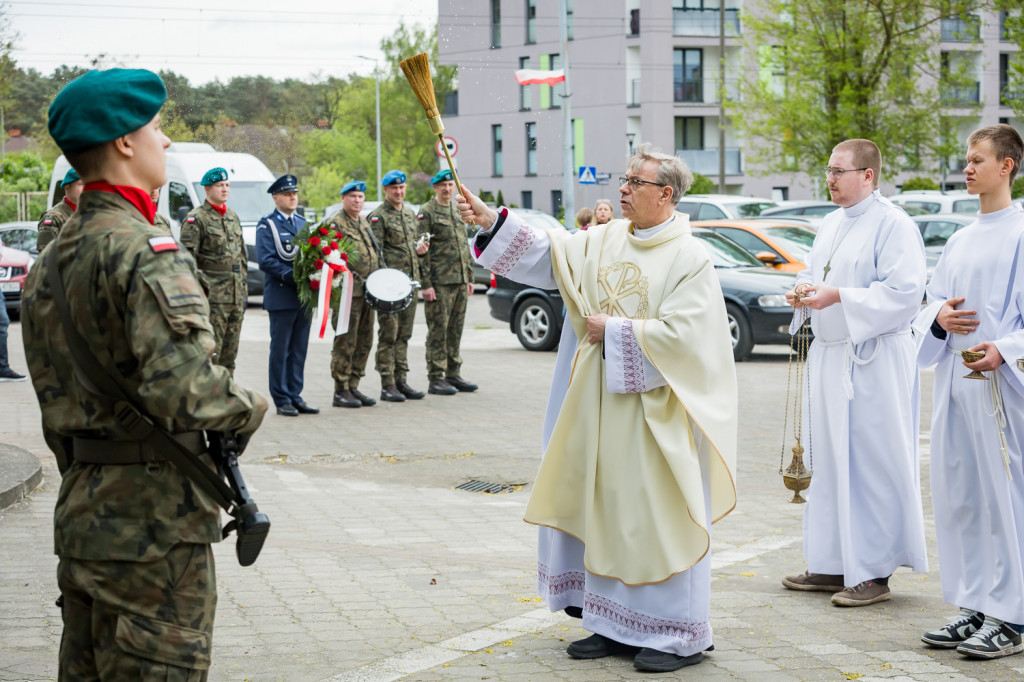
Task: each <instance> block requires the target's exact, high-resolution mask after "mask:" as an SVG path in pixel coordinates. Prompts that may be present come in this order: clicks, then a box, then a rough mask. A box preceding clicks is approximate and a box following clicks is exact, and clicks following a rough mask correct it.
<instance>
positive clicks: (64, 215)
mask: <svg viewBox="0 0 1024 682" xmlns="http://www.w3.org/2000/svg"><path fill="white" fill-rule="evenodd" d="M73 215H75V209H73V208H71V206H69V205H68V202H66V201H64V200H63V199H61V200H60V201H59V202H57V203H56V204H54V205H53V206H51V207H50V208H49V209H48V210H47V211H46V213H44V214H43V215H42V217H41V218H39V236H38V237H36V246H37V247H38V248H39V253H42V252H43V247H44V246H46V245H47V244H49V243H50V242H52V241H53V240H54V239H56V238H57V234H58V233H60V228H61V227H63V226H64V223H66V222H67V221H68V219H69V218H70V217H71V216H73Z"/></svg>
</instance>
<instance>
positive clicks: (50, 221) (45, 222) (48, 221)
mask: <svg viewBox="0 0 1024 682" xmlns="http://www.w3.org/2000/svg"><path fill="white" fill-rule="evenodd" d="M43 225H53V221H52V220H50V219H49V218H47V219H46V220H44V221H43Z"/></svg>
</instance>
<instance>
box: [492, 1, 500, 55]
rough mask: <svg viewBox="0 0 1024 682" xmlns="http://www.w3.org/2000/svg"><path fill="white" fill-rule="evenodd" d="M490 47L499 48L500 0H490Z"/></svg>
mask: <svg viewBox="0 0 1024 682" xmlns="http://www.w3.org/2000/svg"><path fill="white" fill-rule="evenodd" d="M491 47H501V0H491Z"/></svg>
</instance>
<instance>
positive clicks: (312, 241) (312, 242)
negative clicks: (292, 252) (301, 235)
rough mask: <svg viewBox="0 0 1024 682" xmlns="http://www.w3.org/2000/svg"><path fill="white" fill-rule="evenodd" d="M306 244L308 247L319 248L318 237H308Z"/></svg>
mask: <svg viewBox="0 0 1024 682" xmlns="http://www.w3.org/2000/svg"><path fill="white" fill-rule="evenodd" d="M307 243H308V244H309V245H310V246H320V237H310V238H309V241H308V242H307Z"/></svg>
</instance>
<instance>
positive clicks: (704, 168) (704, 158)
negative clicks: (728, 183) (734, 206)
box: [676, 147, 743, 176]
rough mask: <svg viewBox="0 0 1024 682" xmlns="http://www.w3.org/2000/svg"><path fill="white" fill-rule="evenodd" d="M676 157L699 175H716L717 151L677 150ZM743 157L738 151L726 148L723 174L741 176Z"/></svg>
mask: <svg viewBox="0 0 1024 682" xmlns="http://www.w3.org/2000/svg"><path fill="white" fill-rule="evenodd" d="M676 156H678V157H679V158H680V159H682V160H683V161H685V162H686V165H687V166H689V167H690V170H691V171H693V172H694V173H700V174H701V175H707V176H713V175H718V150H717V149H677V150H676ZM742 173H743V157H742V154H741V153H740V150H739V149H736V148H730V147H726V149H725V174H726V175H742Z"/></svg>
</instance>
